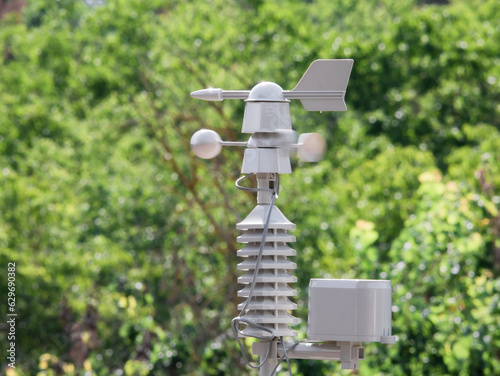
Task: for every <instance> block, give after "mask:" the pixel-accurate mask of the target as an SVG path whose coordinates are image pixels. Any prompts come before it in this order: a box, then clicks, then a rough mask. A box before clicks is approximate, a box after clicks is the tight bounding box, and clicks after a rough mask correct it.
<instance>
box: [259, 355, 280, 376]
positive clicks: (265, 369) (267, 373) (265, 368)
mask: <svg viewBox="0 0 500 376" xmlns="http://www.w3.org/2000/svg"><path fill="white" fill-rule="evenodd" d="M261 359H262V357H261ZM261 361H262V360H261ZM276 361H277V360H276V359H270V358H268V359H267V360H266V362H265V363H264V364H263V365H262V367H261V368H260V376H271V372H273V369H274V367H276Z"/></svg>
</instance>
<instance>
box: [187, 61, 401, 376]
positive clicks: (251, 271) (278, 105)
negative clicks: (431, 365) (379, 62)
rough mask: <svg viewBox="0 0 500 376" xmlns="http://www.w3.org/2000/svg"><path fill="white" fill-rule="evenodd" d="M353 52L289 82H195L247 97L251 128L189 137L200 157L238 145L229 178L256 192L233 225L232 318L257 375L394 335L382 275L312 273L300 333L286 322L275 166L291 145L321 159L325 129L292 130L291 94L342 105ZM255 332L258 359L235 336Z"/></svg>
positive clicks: (286, 277)
mask: <svg viewBox="0 0 500 376" xmlns="http://www.w3.org/2000/svg"><path fill="white" fill-rule="evenodd" d="M352 66H353V60H351V59H335V60H334V59H322V60H315V61H314V62H313V63H312V64H311V65H310V66H309V68H308V69H307V71H306V72H305V73H304V75H303V76H302V78H301V79H300V81H299V83H298V84H297V85H296V87H295V88H294V89H292V90H283V89H282V88H281V87H280V86H279V85H277V84H275V83H272V82H262V83H259V84H257V85H256V86H255V87H254V88H253V89H252V90H223V89H216V88H209V89H202V90H198V91H195V92H193V93H191V96H192V97H193V98H197V99H202V100H206V101H222V100H225V99H243V100H245V102H246V104H245V114H244V117H243V125H242V133H246V134H250V137H249V139H248V141H246V142H231V141H223V140H222V139H221V138H220V136H219V135H218V134H217V133H216V132H214V131H212V130H208V129H202V130H199V131H198V132H196V133H195V134H194V135H193V136H192V138H191V147H192V150H193V152H194V153H195V154H196V155H197V156H198V157H200V158H204V159H210V158H214V157H216V156H217V155H218V154H219V152H220V151H221V149H222V146H238V147H245V148H246V149H245V152H244V156H243V165H242V168H241V173H242V177H240V178H239V179H238V180H237V181H236V187H237V188H238V189H241V190H245V191H251V192H256V196H257V205H256V206H255V208H254V209H253V210H252V211H251V212H250V214H248V216H247V217H246V218H245V219H244V220H243V221H242V222H240V223H238V224H237V225H236V228H237V229H238V230H240V231H241V235H240V236H239V237H238V238H237V242H238V243H241V244H243V248H242V249H241V250H239V251H238V252H237V255H238V256H239V257H241V258H242V259H243V261H242V262H241V263H240V264H238V270H240V271H242V273H243V274H242V275H241V276H240V277H239V278H238V280H237V281H235V282H237V283H238V284H241V285H243V286H244V288H243V289H241V290H240V291H238V296H239V297H241V298H243V301H242V302H241V303H240V304H239V305H238V310H239V312H240V313H239V315H238V316H237V317H235V318H234V319H233V320H232V322H231V328H232V330H233V333H234V335H235V337H236V340H237V341H238V344H239V345H240V348H241V349H242V353H243V356H244V357H245V360H246V361H247V363H248V365H249V366H250V367H252V368H257V369H260V375H261V376H271V375H274V374H275V373H276V372H278V370H279V367H280V365H281V363H282V362H283V361H285V362H286V363H288V370H289V373H290V375H291V367H290V363H289V362H290V360H291V359H317V360H335V361H340V362H341V368H342V369H354V370H355V369H358V366H359V361H360V360H363V359H364V358H365V351H364V347H363V342H380V343H385V344H392V343H394V342H395V341H396V337H395V336H393V335H392V333H391V306H392V290H391V283H390V281H387V280H359V279H354V280H349V279H320V278H314V279H311V280H310V283H309V306H308V330H307V339H305V340H302V341H294V340H293V337H296V336H297V332H296V331H295V330H294V329H292V328H291V327H290V326H293V325H294V324H297V323H298V322H299V319H297V318H296V317H294V316H293V315H292V314H291V313H290V312H291V311H293V310H295V309H297V304H296V303H294V302H293V297H294V296H295V295H297V292H296V290H294V289H293V288H292V287H290V286H289V284H293V283H294V282H297V278H296V277H295V276H294V275H293V270H294V269H296V268H297V265H296V264H295V263H294V262H292V261H290V260H289V257H293V256H295V255H296V252H297V251H296V250H294V249H292V248H291V247H289V246H288V245H287V243H293V242H294V241H295V237H294V236H293V235H291V234H289V231H293V230H294V229H295V225H294V224H293V223H292V222H290V221H289V220H288V219H287V218H286V217H285V215H284V214H283V213H282V212H281V211H280V209H278V207H276V205H275V202H276V200H277V199H278V196H279V189H280V182H279V176H280V174H290V173H291V172H292V169H291V164H290V157H291V156H293V155H295V154H297V156H298V158H299V159H301V160H303V161H306V162H317V161H319V160H321V159H322V158H323V157H324V155H325V151H326V142H325V140H324V138H323V137H322V136H321V135H319V134H317V133H306V134H301V135H298V134H297V133H296V132H295V131H294V130H293V129H292V124H291V120H290V107H289V105H290V100H292V99H298V100H300V101H301V102H302V105H303V106H304V108H305V109H306V110H307V111H346V110H347V107H346V105H345V101H344V98H345V92H346V88H347V84H348V81H349V76H350V74H351V69H352ZM252 175H255V178H256V181H257V186H256V187H246V186H244V185H242V184H243V181H244V180H245V179H247V178H248V177H250V176H252ZM245 337H253V338H256V339H258V341H256V342H254V343H253V345H252V354H253V355H254V356H259V362H258V363H257V364H254V363H252V361H250V360H249V359H247V358H246V355H245V354H246V352H245V351H244V349H243V344H242V342H241V338H245Z"/></svg>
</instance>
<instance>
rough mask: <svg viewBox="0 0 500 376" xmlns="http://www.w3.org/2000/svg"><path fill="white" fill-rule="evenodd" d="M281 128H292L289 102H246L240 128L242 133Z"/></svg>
mask: <svg viewBox="0 0 500 376" xmlns="http://www.w3.org/2000/svg"><path fill="white" fill-rule="evenodd" d="M281 129H292V122H291V120H290V105H289V103H287V102H247V103H246V105H245V115H244V116H243V126H242V130H241V131H242V132H243V133H255V132H278V131H279V130H281Z"/></svg>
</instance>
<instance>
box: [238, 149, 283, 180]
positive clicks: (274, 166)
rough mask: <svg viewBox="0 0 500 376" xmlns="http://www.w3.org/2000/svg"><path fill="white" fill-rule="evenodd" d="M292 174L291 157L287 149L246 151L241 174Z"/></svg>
mask: <svg viewBox="0 0 500 376" xmlns="http://www.w3.org/2000/svg"><path fill="white" fill-rule="evenodd" d="M273 172H274V173H277V174H290V173H291V172H292V166H291V165H290V155H289V153H288V151H287V150H285V149H266V148H248V149H245V154H244V156H243V165H242V166H241V173H243V174H251V173H273Z"/></svg>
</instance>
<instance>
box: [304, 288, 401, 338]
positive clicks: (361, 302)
mask: <svg viewBox="0 0 500 376" xmlns="http://www.w3.org/2000/svg"><path fill="white" fill-rule="evenodd" d="M391 310H392V294H391V282H390V281H386V280H361V279H311V281H310V284H309V318H308V324H309V329H308V333H307V339H308V340H322V341H351V342H382V343H387V344H389V343H394V342H395V341H396V338H395V337H394V336H392V335H391V330H392V328H391Z"/></svg>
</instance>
